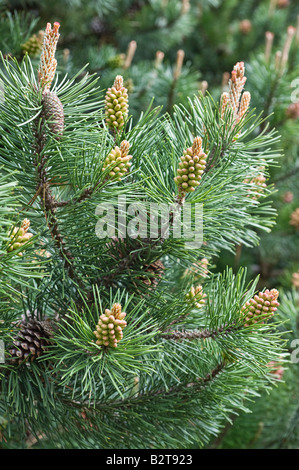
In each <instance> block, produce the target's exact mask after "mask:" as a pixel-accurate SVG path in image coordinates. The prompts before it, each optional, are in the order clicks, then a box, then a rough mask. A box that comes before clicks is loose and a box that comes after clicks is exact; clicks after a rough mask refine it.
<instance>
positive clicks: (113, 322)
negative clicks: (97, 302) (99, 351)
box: [93, 303, 127, 348]
mask: <svg viewBox="0 0 299 470" xmlns="http://www.w3.org/2000/svg"><path fill="white" fill-rule="evenodd" d="M125 316H126V313H125V312H122V306H121V305H120V304H117V303H116V304H113V305H112V308H111V310H108V309H106V310H105V314H104V315H101V316H100V318H99V321H98V324H97V326H96V330H95V331H94V332H93V333H94V335H95V336H96V338H97V341H96V344H98V345H99V346H110V347H111V348H116V347H117V345H118V343H119V341H120V340H121V339H122V337H123V329H124V328H125V327H126V326H127V322H126V321H125V320H124V318H125Z"/></svg>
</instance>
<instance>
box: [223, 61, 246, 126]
mask: <svg viewBox="0 0 299 470" xmlns="http://www.w3.org/2000/svg"><path fill="white" fill-rule="evenodd" d="M244 73H245V67H244V62H237V63H236V65H235V66H234V69H233V71H232V72H231V77H230V79H229V81H228V87H229V91H228V92H224V93H222V96H221V118H222V119H223V118H224V115H225V112H226V109H227V107H229V108H230V109H231V110H232V113H233V119H234V124H236V123H238V122H239V121H240V119H241V118H242V117H243V116H244V114H245V113H246V112H247V110H248V108H249V104H250V99H251V95H250V93H249V91H245V92H244V93H243V94H242V91H243V89H244V86H245V83H246V77H245V75H244Z"/></svg>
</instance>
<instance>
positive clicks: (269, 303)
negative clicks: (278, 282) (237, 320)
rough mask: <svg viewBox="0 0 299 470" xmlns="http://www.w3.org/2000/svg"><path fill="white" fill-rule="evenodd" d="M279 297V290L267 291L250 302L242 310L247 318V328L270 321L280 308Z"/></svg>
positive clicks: (260, 293)
mask: <svg viewBox="0 0 299 470" xmlns="http://www.w3.org/2000/svg"><path fill="white" fill-rule="evenodd" d="M278 295H279V292H278V290H277V289H271V290H269V289H266V290H265V291H264V292H259V293H258V294H257V295H255V296H254V297H253V298H252V299H250V300H248V301H247V302H246V304H245V305H244V306H243V307H242V309H241V313H242V314H243V315H244V316H245V318H246V322H247V323H246V326H249V325H252V324H253V323H258V322H263V321H266V320H269V318H271V317H272V316H273V315H274V312H275V311H276V310H277V307H279V303H278V301H277V298H278Z"/></svg>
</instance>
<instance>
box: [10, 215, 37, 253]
mask: <svg viewBox="0 0 299 470" xmlns="http://www.w3.org/2000/svg"><path fill="white" fill-rule="evenodd" d="M29 227H30V220H28V219H24V220H23V222H22V224H21V226H20V227H15V228H14V229H13V231H12V233H11V235H10V238H11V242H10V244H9V246H8V248H7V251H9V252H10V251H13V250H17V249H18V248H20V247H21V246H23V245H25V243H27V242H28V241H29V240H30V238H31V237H33V233H30V232H28V229H29ZM18 255H19V256H22V253H20V252H18Z"/></svg>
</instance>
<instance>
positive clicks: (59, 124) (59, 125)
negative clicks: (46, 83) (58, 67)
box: [42, 91, 64, 136]
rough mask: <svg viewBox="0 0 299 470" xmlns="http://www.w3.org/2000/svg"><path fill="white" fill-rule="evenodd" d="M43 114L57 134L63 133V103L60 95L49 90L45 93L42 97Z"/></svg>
mask: <svg viewBox="0 0 299 470" xmlns="http://www.w3.org/2000/svg"><path fill="white" fill-rule="evenodd" d="M42 106H43V116H44V118H45V119H46V121H48V125H49V127H50V129H51V131H52V132H53V134H56V135H57V136H60V135H62V133H63V128H64V111H63V105H62V103H61V101H60V99H59V98H58V96H57V95H56V94H55V93H54V92H53V91H49V92H47V93H45V94H44V96H43V99H42Z"/></svg>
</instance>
